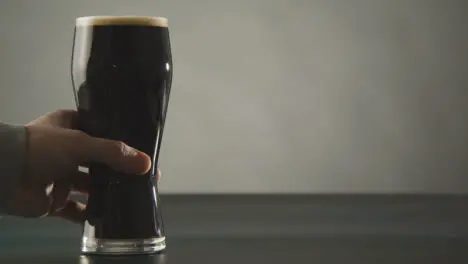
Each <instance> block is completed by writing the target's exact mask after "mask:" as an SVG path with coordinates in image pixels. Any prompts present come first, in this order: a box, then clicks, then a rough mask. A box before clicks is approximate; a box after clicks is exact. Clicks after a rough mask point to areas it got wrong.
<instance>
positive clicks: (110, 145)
mask: <svg viewBox="0 0 468 264" xmlns="http://www.w3.org/2000/svg"><path fill="white" fill-rule="evenodd" d="M76 144H78V145H77V147H78V148H79V156H80V157H79V158H80V161H82V162H89V161H95V162H100V163H104V164H106V165H108V166H110V167H111V168H113V169H114V170H117V171H121V172H125V173H129V174H145V173H146V172H148V170H149V169H150V168H151V159H150V157H149V156H148V155H146V154H145V153H143V152H141V151H139V150H136V149H134V148H132V147H130V146H128V145H126V144H124V143H122V142H119V141H113V140H108V139H102V138H94V137H91V136H88V135H86V134H81V136H80V139H79V140H78V141H77V142H76Z"/></svg>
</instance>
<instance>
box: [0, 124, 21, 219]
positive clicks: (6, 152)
mask: <svg viewBox="0 0 468 264" xmlns="http://www.w3.org/2000/svg"><path fill="white" fill-rule="evenodd" d="M26 151H27V131H26V128H25V127H24V126H21V125H9V124H2V123H0V213H1V214H5V213H7V209H8V208H6V207H7V204H8V203H9V202H10V200H11V199H12V197H13V195H14V192H15V191H16V190H17V189H18V185H19V184H20V182H21V177H22V174H23V171H24V167H25V164H26Z"/></svg>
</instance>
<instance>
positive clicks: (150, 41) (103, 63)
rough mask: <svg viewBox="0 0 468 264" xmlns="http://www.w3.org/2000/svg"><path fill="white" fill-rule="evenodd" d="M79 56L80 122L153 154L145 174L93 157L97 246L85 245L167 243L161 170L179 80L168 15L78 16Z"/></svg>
mask: <svg viewBox="0 0 468 264" xmlns="http://www.w3.org/2000/svg"><path fill="white" fill-rule="evenodd" d="M72 61H73V63H72V78H73V85H74V89H75V97H76V103H77V107H78V112H79V126H80V129H81V130H82V131H84V132H86V133H88V134H89V135H91V136H94V137H101V138H107V139H113V140H119V141H123V142H125V143H126V144H127V145H129V146H132V147H134V148H136V149H139V150H141V151H143V152H145V153H146V154H148V155H149V156H150V157H152V160H153V164H152V168H151V170H150V171H149V172H148V173H147V174H146V175H145V176H132V175H126V174H124V173H120V172H117V171H114V170H112V169H111V168H109V167H107V166H105V165H103V164H90V165H89V173H90V175H91V177H92V186H91V189H90V192H89V198H88V208H87V220H86V223H85V227H84V234H83V238H84V241H83V247H88V248H91V249H84V251H90V252H92V251H93V250H95V251H96V249H92V245H91V244H93V243H94V244H96V243H97V244H99V243H101V242H102V243H101V246H103V247H105V246H106V241H107V242H109V241H110V242H113V241H114V242H115V241H133V243H141V244H145V245H146V244H151V245H152V244H156V242H157V243H163V242H164V237H165V234H164V228H163V223H162V216H161V212H160V208H159V199H158V192H157V182H156V179H155V174H156V170H157V164H158V156H159V149H160V146H161V139H162V134H163V130H164V123H165V119H166V112H167V104H168V98H169V93H170V90H171V82H172V57H171V47H170V41H169V31H168V26H167V20H166V19H164V18H158V17H129V16H123V17H84V18H78V19H77V21H76V27H75V37H74V48H73V59H72ZM151 239H153V240H154V241H152V242H151V241H150V240H151ZM85 240H87V241H85ZM142 241H145V242H142ZM148 241H150V242H148ZM114 244H115V243H114ZM114 244H112V243H108V244H107V246H109V247H111V246H112V245H114ZM146 246H147V245H146ZM121 247H123V248H122V250H124V251H125V250H132V249H126V248H125V247H126V246H123V244H122V245H121ZM128 247H130V248H131V247H132V245H128ZM133 247H134V246H133ZM110 250H111V251H112V250H113V249H110ZM97 251H98V250H97ZM155 251H157V250H155Z"/></svg>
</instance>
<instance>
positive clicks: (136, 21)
mask: <svg viewBox="0 0 468 264" xmlns="http://www.w3.org/2000/svg"><path fill="white" fill-rule="evenodd" d="M110 25H135V26H153V27H168V20H167V18H165V17H160V16H83V17H78V18H76V21H75V26H83V27H86V26H110Z"/></svg>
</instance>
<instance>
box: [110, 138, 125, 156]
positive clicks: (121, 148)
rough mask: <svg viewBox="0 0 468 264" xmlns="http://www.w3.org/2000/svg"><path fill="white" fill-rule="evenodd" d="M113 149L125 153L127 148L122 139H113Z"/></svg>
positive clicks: (121, 153)
mask: <svg viewBox="0 0 468 264" xmlns="http://www.w3.org/2000/svg"><path fill="white" fill-rule="evenodd" d="M113 145H114V148H115V151H116V152H118V153H119V154H120V155H125V154H126V152H127V151H128V150H127V145H126V144H125V143H123V142H122V141H115V142H114V143H113Z"/></svg>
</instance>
